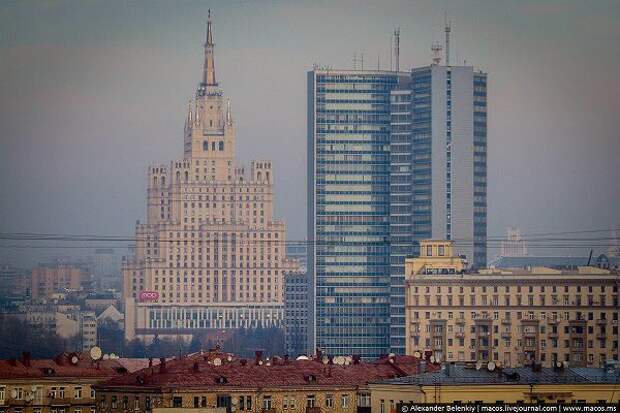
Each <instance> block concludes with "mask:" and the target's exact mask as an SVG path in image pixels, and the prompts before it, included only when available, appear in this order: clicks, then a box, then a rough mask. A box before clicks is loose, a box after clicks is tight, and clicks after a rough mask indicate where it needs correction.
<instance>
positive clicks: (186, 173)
mask: <svg viewBox="0 0 620 413" xmlns="http://www.w3.org/2000/svg"><path fill="white" fill-rule="evenodd" d="M188 180H189V173H188V172H187V171H185V182H187V181H188Z"/></svg>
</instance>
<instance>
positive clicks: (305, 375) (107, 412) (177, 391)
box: [95, 351, 420, 413]
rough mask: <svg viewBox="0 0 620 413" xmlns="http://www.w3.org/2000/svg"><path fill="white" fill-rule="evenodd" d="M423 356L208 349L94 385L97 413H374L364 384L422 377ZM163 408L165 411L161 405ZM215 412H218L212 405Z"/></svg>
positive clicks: (162, 361)
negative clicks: (293, 355) (204, 412)
mask: <svg viewBox="0 0 620 413" xmlns="http://www.w3.org/2000/svg"><path fill="white" fill-rule="evenodd" d="M419 368H420V360H419V359H417V358H415V357H411V356H394V355H391V356H386V357H384V358H381V359H378V360H376V361H374V362H363V361H361V359H360V358H359V357H355V358H352V357H351V358H346V357H337V358H335V359H332V358H329V357H327V356H322V355H321V353H320V352H318V354H317V357H316V358H314V359H309V358H307V357H303V358H301V359H297V360H293V359H289V358H288V357H284V358H279V357H274V358H273V359H268V358H267V359H263V358H262V356H261V354H260V353H258V354H257V356H256V358H255V359H253V360H247V359H238V358H237V357H235V356H233V355H232V354H226V353H221V352H219V351H210V352H208V353H197V354H193V355H190V356H187V357H184V358H182V359H176V360H171V361H170V360H160V364H159V365H158V366H157V367H155V366H153V367H148V368H146V369H143V370H141V371H139V372H136V373H133V374H129V375H127V376H123V377H116V378H113V379H111V380H109V381H107V382H105V383H102V384H99V385H97V386H95V388H96V390H97V409H98V412H100V413H120V412H124V411H126V410H127V409H128V408H130V409H132V410H134V411H135V412H149V411H151V410H155V409H171V408H175V409H179V408H185V409H187V408H203V409H217V408H223V409H226V411H227V412H230V411H233V410H234V411H237V412H290V413H297V412H299V413H301V412H321V411H330V412H334V413H341V412H342V413H344V412H370V393H369V391H368V387H367V383H368V382H371V381H377V380H383V379H388V378H394V377H405V376H409V375H412V374H417V373H418V371H419V370H418V369H419ZM164 411H166V410H164ZM212 411H213V410H212Z"/></svg>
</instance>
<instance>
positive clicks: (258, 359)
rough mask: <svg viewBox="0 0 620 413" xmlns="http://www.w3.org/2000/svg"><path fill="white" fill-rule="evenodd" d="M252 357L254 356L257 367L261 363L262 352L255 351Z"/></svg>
mask: <svg viewBox="0 0 620 413" xmlns="http://www.w3.org/2000/svg"><path fill="white" fill-rule="evenodd" d="M254 355H255V361H256V365H258V364H259V363H260V362H261V361H262V358H263V352H262V351H260V350H256V351H255V352H254Z"/></svg>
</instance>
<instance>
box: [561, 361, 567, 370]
mask: <svg viewBox="0 0 620 413" xmlns="http://www.w3.org/2000/svg"><path fill="white" fill-rule="evenodd" d="M562 367H564V368H565V369H567V368H568V361H563V362H562Z"/></svg>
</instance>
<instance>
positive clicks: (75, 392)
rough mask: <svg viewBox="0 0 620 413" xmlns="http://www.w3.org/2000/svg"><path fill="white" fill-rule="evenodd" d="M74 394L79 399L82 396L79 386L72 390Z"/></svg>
mask: <svg viewBox="0 0 620 413" xmlns="http://www.w3.org/2000/svg"><path fill="white" fill-rule="evenodd" d="M73 394H74V396H75V398H76V399H81V398H82V388H81V387H76V388H75V390H74V392H73Z"/></svg>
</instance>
